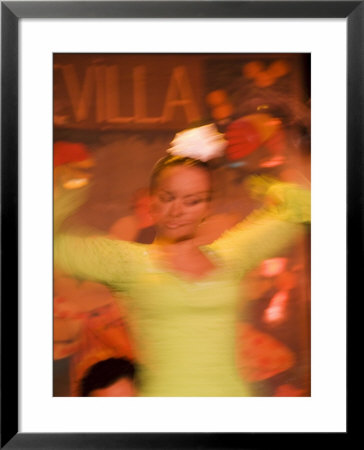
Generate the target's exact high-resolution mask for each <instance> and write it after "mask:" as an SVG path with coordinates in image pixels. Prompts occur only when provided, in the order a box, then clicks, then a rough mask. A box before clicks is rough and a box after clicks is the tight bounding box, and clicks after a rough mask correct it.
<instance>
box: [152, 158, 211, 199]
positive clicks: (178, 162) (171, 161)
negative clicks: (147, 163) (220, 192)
mask: <svg viewBox="0 0 364 450" xmlns="http://www.w3.org/2000/svg"><path fill="white" fill-rule="evenodd" d="M175 166H189V167H197V168H199V169H202V170H205V171H207V172H208V173H210V168H209V166H208V164H207V163H205V162H203V161H200V160H199V159H194V158H189V157H188V156H174V155H167V156H164V157H163V158H161V159H160V160H159V161H157V163H156V164H155V166H154V167H153V170H152V173H151V176H150V184H149V190H150V192H153V191H154V189H155V187H156V185H157V182H158V178H159V177H160V175H161V174H162V172H163V171H164V170H166V169H168V168H169V167H175Z"/></svg>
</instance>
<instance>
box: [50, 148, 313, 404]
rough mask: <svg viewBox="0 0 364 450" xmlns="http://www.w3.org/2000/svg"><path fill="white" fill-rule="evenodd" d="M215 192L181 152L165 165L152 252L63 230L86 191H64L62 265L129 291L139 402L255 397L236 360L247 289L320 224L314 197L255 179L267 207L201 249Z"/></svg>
mask: <svg viewBox="0 0 364 450" xmlns="http://www.w3.org/2000/svg"><path fill="white" fill-rule="evenodd" d="M200 150H201V152H202V153H203V148H201V149H200ZM211 186H212V180H211V173H210V170H209V168H208V165H207V164H206V163H205V162H203V161H201V160H199V159H194V158H191V157H189V156H185V155H183V156H178V155H176V151H174V152H172V154H168V155H167V156H165V157H163V158H162V159H161V160H159V161H158V162H157V164H156V165H155V167H154V169H153V171H152V174H151V178H150V194H151V199H152V206H151V211H152V215H153V218H154V223H155V228H156V237H155V240H154V241H153V243H152V244H150V245H146V244H140V243H134V242H126V241H120V240H113V239H109V238H106V237H82V236H76V235H72V234H69V233H68V232H65V231H63V232H62V229H61V223H62V221H63V220H64V219H65V218H66V217H67V216H68V215H69V214H70V212H71V211H73V210H74V209H75V208H77V206H78V205H79V204H80V203H81V202H82V199H81V198H80V193H81V191H83V190H84V188H82V189H77V190H74V191H68V192H60V191H58V192H57V198H56V201H55V227H56V237H55V246H54V255H55V262H56V264H57V265H58V266H59V267H61V269H62V270H63V271H64V272H66V273H68V274H70V275H72V276H74V277H76V278H79V279H87V280H92V281H96V282H99V283H103V284H105V285H106V286H108V287H109V288H110V289H111V290H112V291H113V292H115V294H116V295H117V294H118V293H120V294H123V297H122V299H123V301H124V302H126V303H125V305H124V307H126V308H127V311H128V313H127V314H128V322H129V327H130V329H131V332H132V339H133V343H134V346H135V349H136V359H137V361H138V366H137V374H136V375H137V384H138V395H139V396H157V397H160V396H170V397H184V396H193V397H203V396H211V397H215V396H224V397H228V396H250V395H251V390H250V387H249V383H248V382H246V381H244V379H242V376H241V374H240V373H239V372H238V369H237V365H236V357H235V355H236V348H235V347H236V341H237V339H236V325H237V321H238V311H239V302H240V301H241V291H240V289H241V284H240V283H241V280H242V279H243V278H244V276H245V274H247V273H248V272H249V271H250V270H251V269H253V268H254V267H256V266H257V265H258V264H259V263H260V262H261V261H263V260H264V259H267V258H271V257H273V256H275V255H279V254H280V252H282V251H283V250H284V249H285V248H287V247H289V246H290V245H292V244H293V243H294V241H295V238H296V237H297V236H298V235H299V234H300V233H301V232H302V228H304V224H305V223H308V222H309V219H310V193H309V191H308V190H306V189H305V188H303V187H301V186H298V185H296V184H293V183H283V182H279V181H272V179H267V178H259V177H254V178H253V179H252V181H251V186H253V187H254V191H255V194H257V193H259V194H260V195H261V196H262V197H264V204H263V207H262V208H261V209H259V210H257V211H255V212H253V213H252V214H251V215H250V216H248V218H246V219H245V220H244V221H242V222H240V223H239V224H237V225H236V226H235V227H234V228H232V229H231V230H229V231H227V232H226V233H224V234H223V235H222V236H221V237H219V238H218V239H217V240H216V241H214V242H213V243H212V244H208V245H201V243H200V241H199V240H198V239H196V238H195V236H196V234H197V229H198V227H199V225H200V224H201V223H202V222H203V220H204V219H205V218H206V217H207V215H208V214H209V208H210V202H211V190H212V189H211ZM66 194H67V195H66Z"/></svg>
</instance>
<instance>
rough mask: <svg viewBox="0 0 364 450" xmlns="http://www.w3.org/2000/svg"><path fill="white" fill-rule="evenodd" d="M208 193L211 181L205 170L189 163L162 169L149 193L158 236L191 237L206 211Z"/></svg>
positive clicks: (207, 208)
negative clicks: (151, 192)
mask: <svg viewBox="0 0 364 450" xmlns="http://www.w3.org/2000/svg"><path fill="white" fill-rule="evenodd" d="M210 196H211V180H210V175H209V173H208V172H207V171H205V170H203V169H202V168H199V167H192V166H174V167H169V168H167V169H165V170H164V171H163V172H162V173H161V174H160V175H159V177H158V181H157V185H156V187H155V189H154V192H153V194H152V207H151V210H152V215H153V217H154V221H155V225H156V228H157V237H158V238H161V239H165V240H167V241H171V242H177V241H181V240H184V239H188V238H191V237H193V236H194V234H195V232H196V230H197V227H198V225H199V224H200V223H201V221H202V220H203V219H204V218H205V217H206V216H207V214H208V211H209V206H210Z"/></svg>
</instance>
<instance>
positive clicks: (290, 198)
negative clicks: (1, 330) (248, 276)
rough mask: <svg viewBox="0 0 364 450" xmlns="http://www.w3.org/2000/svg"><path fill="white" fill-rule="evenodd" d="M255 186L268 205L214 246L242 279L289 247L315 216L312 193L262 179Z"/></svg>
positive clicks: (253, 182)
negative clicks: (312, 213)
mask: <svg viewBox="0 0 364 450" xmlns="http://www.w3.org/2000/svg"><path fill="white" fill-rule="evenodd" d="M251 185H252V188H253V191H254V193H255V195H256V196H264V206H263V207H262V208H261V209H259V210H257V211H255V212H253V213H252V214H251V215H249V216H248V217H247V218H246V219H245V220H243V221H242V222H240V223H239V224H237V225H236V226H235V227H234V228H232V229H231V230H229V231H228V232H226V233H225V234H224V235H223V236H222V237H221V238H219V239H218V240H217V241H215V242H214V243H213V244H211V248H212V249H213V250H214V251H216V252H217V253H218V254H220V255H221V256H222V258H223V259H224V260H225V261H226V263H227V264H228V265H229V267H230V268H231V270H232V271H233V272H234V273H235V274H236V275H237V276H239V277H241V276H244V274H245V273H246V272H247V271H249V270H251V269H253V268H254V267H255V266H257V265H258V264H259V263H260V262H261V261H263V260H264V259H267V258H271V257H273V256H278V255H279V254H280V253H281V252H283V251H284V250H286V249H287V248H289V246H290V245H292V244H293V243H294V242H295V240H296V238H297V237H298V236H299V235H300V232H302V231H303V230H304V229H305V224H308V223H309V222H310V217H311V214H310V212H311V202H310V191H309V190H307V189H305V188H303V187H301V186H298V185H296V184H292V183H283V182H277V181H272V180H271V179H267V178H260V177H254V179H252V181H251Z"/></svg>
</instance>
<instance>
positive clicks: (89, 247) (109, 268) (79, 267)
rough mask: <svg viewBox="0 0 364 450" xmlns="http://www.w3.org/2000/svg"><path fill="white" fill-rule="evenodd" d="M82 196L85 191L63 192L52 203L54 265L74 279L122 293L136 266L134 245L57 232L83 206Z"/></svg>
mask: <svg viewBox="0 0 364 450" xmlns="http://www.w3.org/2000/svg"><path fill="white" fill-rule="evenodd" d="M86 194H87V189H84V190H82V189H79V190H72V191H69V192H64V193H63V194H62V196H60V197H59V198H57V200H56V201H55V203H54V264H55V266H56V267H57V268H59V269H60V270H61V271H62V272H64V273H66V274H68V275H71V276H73V277H75V278H79V279H82V280H90V281H96V282H99V283H103V284H107V285H111V286H112V285H116V284H117V288H118V289H119V290H126V289H127V286H128V283H130V281H131V277H132V274H133V267H135V265H136V264H138V262H137V261H136V259H137V258H138V254H139V253H140V251H139V247H138V245H137V244H134V243H131V242H125V241H117V240H113V239H108V238H106V237H85V234H86V233H85V232H83V233H82V235H81V234H80V233H78V234H77V235H75V231H74V230H73V231H72V230H71V231H64V230H62V231H61V226H62V223H63V222H64V220H65V219H66V218H67V217H68V216H69V215H70V214H71V213H72V212H73V211H75V210H76V209H77V208H78V207H79V206H80V205H81V204H82V203H83V201H84V199H85V196H86Z"/></svg>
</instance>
